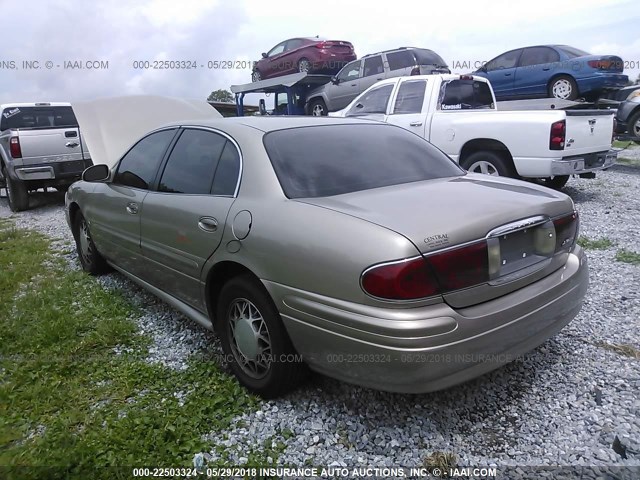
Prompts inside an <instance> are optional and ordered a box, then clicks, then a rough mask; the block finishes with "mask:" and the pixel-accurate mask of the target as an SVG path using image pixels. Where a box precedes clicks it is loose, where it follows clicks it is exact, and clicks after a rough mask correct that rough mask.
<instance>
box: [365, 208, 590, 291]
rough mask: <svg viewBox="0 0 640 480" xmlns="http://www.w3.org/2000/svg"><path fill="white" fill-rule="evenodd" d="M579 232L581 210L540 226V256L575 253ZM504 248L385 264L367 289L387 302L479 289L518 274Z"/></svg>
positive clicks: (374, 270) (490, 245)
mask: <svg viewBox="0 0 640 480" xmlns="http://www.w3.org/2000/svg"><path fill="white" fill-rule="evenodd" d="M578 230H579V218H578V212H576V211H573V212H571V213H569V214H568V215H563V216H561V217H556V218H554V219H553V220H549V221H547V222H545V223H544V224H542V225H539V226H538V227H537V228H536V231H535V232H534V238H533V240H534V245H535V253H536V254H537V255H539V256H541V257H545V258H550V257H552V256H553V255H554V254H558V253H563V252H569V251H570V250H571V249H572V248H573V246H574V245H575V243H576V239H577V238H578ZM500 249H501V245H500V241H499V240H498V239H496V238H488V239H483V240H481V241H478V242H474V243H471V244H468V245H465V246H462V247H454V248H450V249H446V250H443V251H440V252H434V253H431V254H427V255H426V256H424V257H422V256H420V257H414V258H408V259H404V260H399V261H396V262H387V263H380V264H378V265H373V266H372V267H369V268H368V269H366V270H365V271H364V273H363V274H362V278H361V286H362V289H363V290H364V291H365V292H366V293H368V294H369V295H371V296H373V297H376V298H381V299H386V300H417V299H421V298H427V297H431V296H434V295H441V294H445V293H448V292H452V291H455V290H461V289H463V288H469V287H473V286H475V285H479V284H482V283H486V282H488V281H490V280H492V281H493V280H495V279H496V278H498V277H502V276H505V275H509V274H511V273H513V271H512V270H509V268H507V267H503V266H502V265H501V264H502V262H501V252H500ZM510 263H511V262H510Z"/></svg>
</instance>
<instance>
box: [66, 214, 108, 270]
mask: <svg viewBox="0 0 640 480" xmlns="http://www.w3.org/2000/svg"><path fill="white" fill-rule="evenodd" d="M73 236H74V238H75V240H76V250H77V251H78V258H79V259H80V264H81V265H82V269H83V270H84V271H85V272H87V273H89V274H91V275H99V274H101V273H105V272H108V271H109V270H110V269H109V265H108V264H107V262H106V261H105V259H104V258H103V256H102V255H100V253H99V252H98V249H97V248H96V246H95V244H94V243H93V239H92V238H91V232H90V231H89V225H88V224H87V221H86V220H85V218H84V215H82V213H81V212H78V213H76V217H75V218H74V221H73Z"/></svg>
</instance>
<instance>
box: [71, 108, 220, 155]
mask: <svg viewBox="0 0 640 480" xmlns="http://www.w3.org/2000/svg"><path fill="white" fill-rule="evenodd" d="M71 106H72V107H73V111H74V113H75V115H76V118H77V120H78V125H79V126H80V133H81V135H82V137H83V138H84V141H85V143H86V145H87V148H88V149H89V154H90V155H91V160H92V161H93V163H94V165H95V164H99V163H103V164H106V165H108V166H109V167H112V166H113V165H114V164H115V163H116V162H117V161H118V160H119V159H120V157H122V155H123V154H124V153H125V152H126V151H127V150H128V149H129V148H130V147H131V146H132V145H133V144H134V143H135V142H137V141H138V140H139V139H140V138H141V137H142V136H144V135H145V134H146V133H148V132H150V131H151V130H155V129H156V128H159V127H162V126H164V125H167V124H169V123H175V122H180V121H182V120H199V119H210V118H221V117H222V115H220V113H219V112H218V111H217V110H216V109H215V108H213V107H212V106H211V105H209V104H208V103H207V102H206V101H205V100H195V99H182V98H172V97H162V96H156V95H133V96H122V97H111V98H101V99H98V100H92V101H90V102H72V103H71Z"/></svg>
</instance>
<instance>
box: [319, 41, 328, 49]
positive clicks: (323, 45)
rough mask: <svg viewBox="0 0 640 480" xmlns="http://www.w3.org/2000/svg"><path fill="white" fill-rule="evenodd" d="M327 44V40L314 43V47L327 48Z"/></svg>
mask: <svg viewBox="0 0 640 480" xmlns="http://www.w3.org/2000/svg"><path fill="white" fill-rule="evenodd" d="M329 46H330V44H329V43H327V42H320V43H316V48H327V47H329Z"/></svg>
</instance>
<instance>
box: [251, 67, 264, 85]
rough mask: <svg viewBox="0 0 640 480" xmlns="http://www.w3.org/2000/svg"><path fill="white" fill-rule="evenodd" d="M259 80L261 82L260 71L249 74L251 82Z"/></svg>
mask: <svg viewBox="0 0 640 480" xmlns="http://www.w3.org/2000/svg"><path fill="white" fill-rule="evenodd" d="M260 80H262V74H261V73H260V70H254V71H253V72H251V81H252V82H259V81H260Z"/></svg>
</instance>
